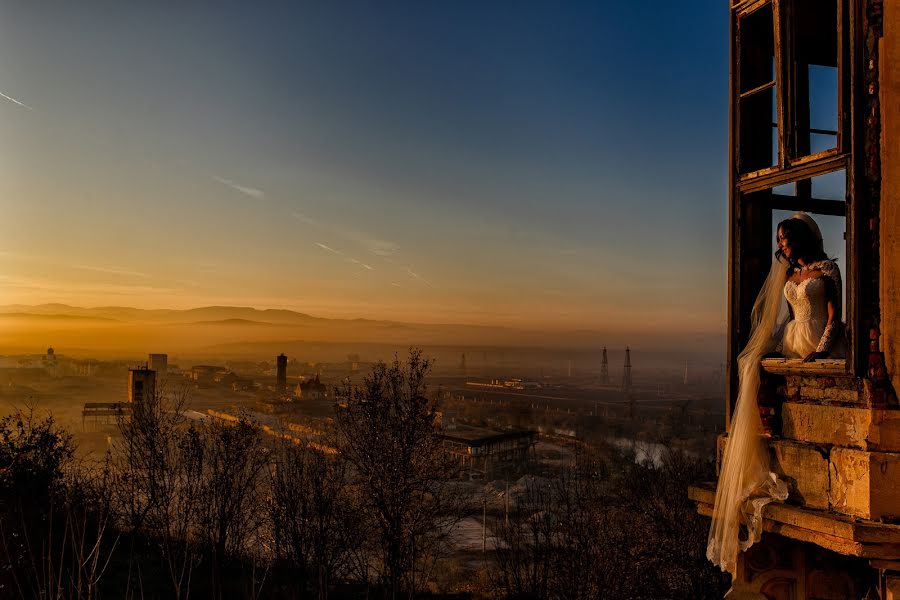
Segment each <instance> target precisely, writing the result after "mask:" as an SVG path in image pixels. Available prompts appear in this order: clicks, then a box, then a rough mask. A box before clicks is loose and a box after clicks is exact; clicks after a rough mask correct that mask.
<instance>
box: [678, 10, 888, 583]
mask: <svg viewBox="0 0 900 600" xmlns="http://www.w3.org/2000/svg"><path fill="white" fill-rule="evenodd" d="M730 85H731V89H730V98H731V105H730V140H731V142H730V144H731V148H730V161H729V182H730V244H729V308H728V321H729V342H728V352H729V363H728V364H729V377H730V394H729V400H728V402H729V404H728V407H727V409H728V410H729V415H730V409H731V408H733V405H734V404H733V403H734V400H735V397H736V391H737V373H736V371H737V369H736V362H735V359H736V356H737V354H738V352H739V350H740V349H741V348H742V347H743V345H744V344H745V343H746V341H747V338H748V335H749V329H750V308H751V306H752V305H753V301H754V298H755V296H756V293H757V291H758V290H759V288H760V285H761V284H762V282H763V279H764V278H765V276H766V273H767V272H768V270H769V265H770V264H771V261H772V253H773V250H774V247H773V238H774V226H775V225H776V224H777V223H778V222H779V221H780V220H782V219H784V218H786V217H788V216H790V214H791V213H793V212H795V211H798V210H803V211H806V212H809V213H811V214H812V215H813V216H814V217H815V218H816V220H817V221H819V222H820V224H823V232H824V233H825V238H826V242H829V241H831V242H832V244H831V245H830V248H829V246H828V245H826V251H827V252H829V254H831V255H836V256H837V258H838V260H839V263H840V266H841V270H842V272H843V275H844V291H845V295H846V297H845V302H844V315H843V318H844V320H845V321H846V323H847V326H848V338H849V349H848V352H847V357H846V360H844V359H830V360H828V359H826V360H818V361H815V362H813V363H806V364H803V363H801V362H800V361H796V360H784V359H780V360H779V359H767V360H763V361H762V365H761V368H762V369H763V371H764V372H765V379H764V385H763V388H762V389H761V393H760V395H761V396H764V397H763V398H761V404H763V405H766V406H769V407H770V408H771V411H770V414H769V415H767V417H766V425H768V426H769V427H771V430H772V434H773V435H772V438H771V439H770V440H768V445H769V449H770V455H771V464H772V470H773V471H776V472H777V473H779V474H780V476H781V477H782V478H783V479H784V480H785V481H786V482H787V483H788V485H789V487H790V496H789V498H788V499H787V501H786V502H785V503H783V504H780V503H773V504H770V505H768V506H767V507H766V509H765V523H764V530H765V532H766V533H765V534H764V535H763V538H762V540H761V541H760V542H759V543H757V544H756V545H754V546H753V547H751V548H750V550H749V551H748V552H746V553H744V554H742V555H741V557H740V559H739V564H738V568H737V576H736V578H735V581H734V587H733V590H732V592H731V593H730V594H729V598H733V599H741V598H754V599H765V598H769V599H778V600H788V599H812V598H819V599H823V598H879V599H881V600H891V599H893V600H897V599H900V407H898V401H897V390H900V3H898V2H883V1H882V0H743V1H736V0H732V1H731V79H730ZM835 231H837V232H838V235H835V233H834V232H835ZM840 232H844V236H843V239H841V236H840V235H839V233H840ZM834 242H836V244H835V243H834ZM726 443H727V440H726V439H724V438H723V439H722V440H720V444H719V445H720V450H721V447H722V444H726ZM690 494H691V497H692V498H693V499H694V500H695V501H696V502H697V504H698V508H699V510H700V512H701V513H703V514H710V511H711V508H712V504H713V499H714V489H713V487H712V486H706V487H704V486H698V487H694V488H691V490H690Z"/></svg>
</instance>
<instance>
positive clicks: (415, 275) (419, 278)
mask: <svg viewBox="0 0 900 600" xmlns="http://www.w3.org/2000/svg"><path fill="white" fill-rule="evenodd" d="M406 274H407V275H409V276H410V277H412V278H413V279H415V280H416V281H421V282H422V283H424V284H425V285H427V286H428V287H430V288H433V287H434V286H433V285H431V282H430V281H428V280H427V279H425V278H424V277H422V276H421V275H419V274H418V273H416V272H415V271H413V270H412V269H410V268H409V267H406Z"/></svg>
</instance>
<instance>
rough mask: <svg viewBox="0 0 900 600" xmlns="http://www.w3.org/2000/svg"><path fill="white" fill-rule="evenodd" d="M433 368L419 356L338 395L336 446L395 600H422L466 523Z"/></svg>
mask: <svg viewBox="0 0 900 600" xmlns="http://www.w3.org/2000/svg"><path fill="white" fill-rule="evenodd" d="M430 367H431V362H430V361H429V360H428V359H426V358H423V357H422V355H421V352H420V351H417V350H412V351H410V354H409V357H408V359H407V360H406V362H405V363H401V362H400V361H399V359H397V358H395V359H394V361H393V363H392V364H391V365H386V364H384V363H378V364H376V365H375V367H374V368H373V371H372V374H371V375H369V376H368V377H366V378H365V381H364V383H363V385H362V387H360V388H351V387H350V386H349V385H347V386H346V387H345V388H344V389H343V390H342V391H339V392H338V393H337V396H338V398H339V399H342V400H343V402H342V403H339V404H338V407H337V412H336V419H335V426H336V433H337V441H336V444H337V446H338V449H339V451H340V454H341V456H342V457H343V458H344V459H345V460H346V461H347V462H348V463H349V464H350V465H351V467H352V479H353V483H354V488H355V490H356V492H357V494H358V495H359V499H360V503H361V506H362V508H363V510H364V512H365V516H366V517H367V521H368V523H369V526H370V528H371V533H372V539H373V548H374V556H373V557H372V560H371V561H370V562H371V565H372V567H373V568H374V569H375V570H376V571H377V573H378V576H379V580H380V583H381V585H383V587H384V591H385V594H386V595H387V596H389V597H391V598H396V597H397V596H398V595H399V594H400V593H401V592H404V591H405V592H407V593H408V594H409V595H410V597H412V595H414V594H415V591H416V589H417V587H418V586H419V585H420V584H421V583H422V582H423V581H424V580H427V577H428V575H429V572H430V569H431V568H433V566H434V561H435V560H436V559H437V558H438V557H440V556H441V555H442V554H443V553H444V551H446V550H447V547H448V539H449V535H450V531H451V529H452V528H453V526H454V525H455V524H456V523H457V522H458V521H459V520H460V519H461V518H462V516H463V515H464V513H463V511H462V510H461V509H462V502H463V499H464V497H463V496H462V494H461V493H460V492H459V489H460V488H458V487H455V486H453V485H451V484H450V481H451V479H452V478H453V477H454V476H455V475H456V473H457V467H456V465H455V464H454V463H453V462H452V461H451V460H450V459H449V457H448V456H447V455H446V454H445V452H444V451H443V448H442V444H441V437H440V431H439V430H438V429H437V427H436V424H435V422H436V416H437V414H436V413H437V405H436V400H435V399H434V398H430V397H429V396H428V390H427V385H426V377H427V376H428V373H429V370H430Z"/></svg>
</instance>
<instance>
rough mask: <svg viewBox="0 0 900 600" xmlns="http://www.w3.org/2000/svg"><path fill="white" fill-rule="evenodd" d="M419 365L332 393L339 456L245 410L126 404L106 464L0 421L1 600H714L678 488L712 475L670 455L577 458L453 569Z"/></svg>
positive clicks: (459, 495) (450, 474)
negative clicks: (458, 597) (216, 415)
mask: <svg viewBox="0 0 900 600" xmlns="http://www.w3.org/2000/svg"><path fill="white" fill-rule="evenodd" d="M429 368H430V363H429V361H428V360H427V359H424V358H423V357H422V356H421V355H420V354H419V353H418V352H412V353H411V354H410V356H409V357H408V359H407V360H405V361H404V362H400V361H399V360H395V361H394V362H393V363H391V364H378V365H376V366H375V368H374V370H373V372H372V373H371V374H370V376H369V377H367V379H366V381H365V383H364V385H363V386H361V387H359V388H351V387H346V388H344V389H342V390H339V393H338V394H337V398H338V400H339V402H338V405H337V406H336V412H335V423H334V428H333V431H332V432H331V436H332V437H331V439H329V440H328V441H329V444H328V445H330V446H331V447H333V448H335V449H336V450H337V451H336V452H327V451H323V448H325V446H324V445H320V446H317V447H309V446H307V445H304V444H298V443H296V440H295V439H292V438H288V437H278V436H269V435H265V434H264V433H263V432H262V431H261V430H260V428H259V427H258V426H257V425H256V424H255V423H254V422H253V421H252V420H251V419H250V418H249V417H248V416H247V415H241V416H238V417H237V418H235V419H234V420H233V421H226V420H219V419H216V420H213V419H211V420H208V421H203V422H198V421H188V420H187V419H186V418H185V413H184V411H183V410H182V409H183V406H184V401H185V398H184V396H183V395H181V394H177V393H175V394H162V393H160V394H157V395H156V396H154V397H151V398H148V399H146V400H145V401H144V402H143V403H141V404H139V405H136V406H134V411H133V414H131V415H130V416H129V417H127V418H125V417H123V418H122V419H120V423H119V427H120V435H119V436H118V438H117V440H116V442H115V443H114V445H113V447H112V449H111V450H110V452H109V453H108V455H107V456H106V457H105V458H104V460H102V461H101V462H100V463H99V464H98V463H91V464H82V463H79V462H77V461H76V460H75V458H74V457H75V452H74V450H75V449H74V445H73V443H72V439H71V436H70V435H69V434H68V433H66V432H65V431H64V430H62V429H61V428H59V427H58V426H57V424H56V423H55V422H54V420H53V418H52V417H51V416H49V415H47V416H41V415H39V414H37V413H36V412H35V411H34V410H33V409H28V408H26V409H22V410H17V411H16V412H14V413H13V414H11V415H9V416H7V417H5V418H3V419H0V534H2V541H3V543H2V548H0V558H2V561H3V564H2V565H0V586H2V587H0V597H4V598H6V597H11V598H16V597H21V598H73V599H74V598H79V599H81V598H85V599H91V598H177V599H187V598H204V599H205V598H215V599H219V598H319V599H324V598H328V597H332V598H337V597H341V598H350V597H353V598H377V597H383V598H411V597H433V596H431V595H430V594H434V593H436V592H437V591H438V590H439V589H440V590H441V591H447V590H453V591H455V592H457V593H459V594H464V595H465V597H473V596H474V597H483V598H560V599H574V598H707V597H709V598H712V597H721V595H722V592H723V591H724V590H723V587H722V585H723V579H722V577H721V576H720V575H719V574H718V573H717V572H716V571H715V569H713V567H712V566H711V565H709V564H708V563H707V562H706V560H705V558H704V557H703V552H704V548H705V531H706V523H705V522H703V520H702V519H700V517H698V515H697V514H696V512H695V508H694V506H693V504H692V503H691V502H690V501H689V500H688V499H687V496H686V486H687V484H688V483H690V482H692V481H697V480H701V479H706V478H709V477H710V473H708V471H705V470H704V469H706V468H708V466H705V465H704V464H702V463H701V462H699V461H697V460H693V459H690V458H688V457H687V456H685V455H684V454H681V453H678V452H674V451H672V452H668V453H665V454H664V456H662V457H661V460H659V461H657V462H656V463H652V462H651V463H645V464H638V463H636V462H635V461H634V460H633V458H634V457H629V456H625V455H623V454H622V453H621V452H620V451H618V450H615V449H614V448H604V449H600V450H596V449H594V450H592V451H588V450H587V449H582V451H581V452H580V453H579V455H578V460H577V461H576V462H575V464H574V465H572V466H571V467H566V468H564V469H563V470H562V471H561V472H560V473H559V475H558V476H555V477H551V478H537V479H530V480H527V481H526V485H525V487H524V489H522V490H520V491H519V493H518V494H517V495H516V496H515V497H513V498H512V499H511V500H510V501H509V511H508V513H505V514H503V515H494V516H493V517H492V518H491V522H490V523H489V525H490V530H491V531H492V532H493V535H494V537H495V539H496V544H495V549H494V550H493V551H490V552H487V553H485V554H483V555H479V556H478V557H477V559H476V560H477V561H479V562H478V564H479V566H478V567H477V569H476V571H477V572H472V571H471V570H468V571H467V570H466V569H465V568H464V567H463V566H462V565H463V564H464V563H465V561H464V560H461V559H460V556H459V553H458V552H457V554H456V556H455V557H452V558H450V559H448V557H450V555H451V554H453V553H454V552H456V549H455V548H454V545H453V536H452V533H453V530H454V527H455V526H456V524H457V523H458V522H459V521H460V520H461V519H464V518H466V517H468V516H470V515H471V514H472V512H473V510H472V509H473V506H474V507H475V508H476V510H477V511H478V512H480V511H481V504H480V501H476V500H475V499H474V498H472V497H471V496H470V495H469V494H468V491H469V490H471V489H472V488H471V487H468V486H466V485H462V484H460V482H459V481H458V478H457V476H458V473H457V468H456V465H455V464H454V463H452V462H450V461H449V458H448V455H446V454H445V453H444V452H443V450H442V447H441V439H440V432H439V431H438V430H437V429H436V427H435V422H436V411H437V405H436V400H435V396H433V395H431V394H429V391H428V389H427V386H426V379H427V376H428V373H429ZM479 516H480V515H479ZM463 558H465V559H466V560H468V562H469V564H471V559H472V556H471V555H469V556H466V557H463Z"/></svg>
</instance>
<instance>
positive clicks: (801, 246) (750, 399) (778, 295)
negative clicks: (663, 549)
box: [706, 213, 844, 576]
mask: <svg viewBox="0 0 900 600" xmlns="http://www.w3.org/2000/svg"><path fill="white" fill-rule="evenodd" d="M775 242H776V244H777V247H778V250H777V251H776V252H775V260H774V261H772V268H771V269H770V271H769V275H768V277H766V281H765V283H764V284H763V287H762V289H761V290H760V292H759V296H757V298H756V302H755V303H754V305H753V311H752V313H751V319H750V320H751V330H750V340H749V341H748V342H747V346H746V347H745V348H744V350H743V351H742V352H741V353H740V355H739V356H738V361H737V362H738V377H739V381H740V384H739V386H738V397H737V402H736V404H735V408H734V414H733V416H732V419H731V427H730V430H729V432H728V442H727V444H726V446H725V453H724V456H723V458H722V468H721V470H720V473H719V484H718V487H717V489H716V501H715V506H714V507H713V515H712V525H711V526H710V530H709V543H708V545H707V549H706V556H707V558H709V560H711V561H712V562H713V563H715V564H717V565H719V567H721V569H722V570H723V571H728V572H730V573H731V574H732V576H734V575H735V569H736V564H737V557H738V553H739V552H741V551H744V550H747V548H749V547H750V546H751V545H753V543H754V542H756V541H758V540H759V538H760V535H761V534H762V509H763V507H764V506H765V505H766V504H768V503H769V502H772V501H775V500H778V501H783V500H785V499H787V496H788V489H787V485H786V484H785V482H784V481H781V480H779V479H778V477H777V476H776V475H775V473H772V472H771V471H770V470H769V455H768V449H767V447H766V444H765V441H764V439H763V427H762V422H761V420H760V416H759V411H758V409H757V393H758V391H759V383H760V364H759V362H760V360H761V359H762V358H763V357H764V356H766V355H772V353H773V351H775V352H777V353H778V354H780V355H782V356H784V357H785V358H801V359H803V361H804V362H810V361H813V360H816V359H818V358H827V357H829V356H839V355H841V354H842V353H843V352H844V340H843V336H844V331H843V325H842V324H841V274H840V270H839V269H838V266H837V264H835V262H834V261H833V260H830V259H829V258H828V257H827V256H826V254H825V251H824V248H823V243H822V233H821V232H820V230H819V226H818V225H817V224H816V222H815V221H814V220H813V219H812V217H810V216H809V215H807V214H806V213H798V214H796V215H794V216H793V217H791V218H790V219H786V220H784V221H782V222H781V223H779V224H778V234H777V237H776V238H775ZM785 299H786V300H787V306H786V307H785V302H784V300H785Z"/></svg>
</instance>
